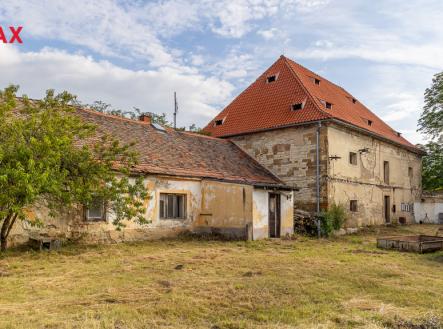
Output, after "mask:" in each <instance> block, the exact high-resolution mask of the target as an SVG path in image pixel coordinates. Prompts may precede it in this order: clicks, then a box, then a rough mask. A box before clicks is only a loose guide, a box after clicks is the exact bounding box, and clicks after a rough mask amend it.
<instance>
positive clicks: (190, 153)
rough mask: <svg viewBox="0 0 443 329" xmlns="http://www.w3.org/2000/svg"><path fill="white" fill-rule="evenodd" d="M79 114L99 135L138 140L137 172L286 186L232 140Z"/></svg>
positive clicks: (120, 119)
mask: <svg viewBox="0 0 443 329" xmlns="http://www.w3.org/2000/svg"><path fill="white" fill-rule="evenodd" d="M76 113H77V114H78V115H79V116H81V117H82V118H83V119H84V120H86V121H87V122H90V123H93V124H95V125H96V126H97V135H98V136H100V135H101V134H103V133H106V134H109V135H111V136H113V137H114V138H116V139H117V140H119V141H120V142H122V143H125V144H129V143H131V142H135V145H134V149H135V150H136V151H137V153H138V154H139V164H138V165H137V166H136V167H135V168H134V172H141V173H146V174H162V175H172V176H182V177H198V178H208V179H215V180H221V181H227V182H235V183H242V184H249V185H254V186H275V187H285V185H284V183H283V182H282V181H281V180H280V179H278V178H277V177H276V176H274V175H273V174H272V173H271V172H269V171H268V170H267V169H265V168H264V167H262V166H261V165H260V164H259V163H258V162H257V161H255V160H254V159H253V158H251V157H250V156H249V155H247V154H246V153H245V152H243V151H242V150H241V149H240V148H239V147H237V146H236V145H235V144H234V143H233V142H231V141H229V140H226V139H220V138H215V137H210V136H204V135H199V134H195V133H190V132H181V131H175V130H174V129H171V128H165V130H160V129H157V128H155V127H154V126H153V125H151V124H150V123H149V122H143V121H136V120H130V119H125V118H122V117H118V116H114V115H108V114H102V113H99V112H95V111H91V110H84V109H77V112H76ZM83 143H88V141H83Z"/></svg>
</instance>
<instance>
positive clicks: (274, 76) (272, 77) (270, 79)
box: [266, 74, 277, 83]
mask: <svg viewBox="0 0 443 329" xmlns="http://www.w3.org/2000/svg"><path fill="white" fill-rule="evenodd" d="M276 80H277V75H276V74H274V75H270V76H268V77H267V78H266V83H272V82H275V81H276Z"/></svg>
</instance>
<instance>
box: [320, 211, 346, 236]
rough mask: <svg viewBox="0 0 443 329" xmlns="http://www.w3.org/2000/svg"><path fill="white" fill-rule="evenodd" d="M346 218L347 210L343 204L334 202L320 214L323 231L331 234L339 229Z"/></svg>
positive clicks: (324, 233) (326, 234) (325, 233)
mask: <svg viewBox="0 0 443 329" xmlns="http://www.w3.org/2000/svg"><path fill="white" fill-rule="evenodd" d="M345 220H346V210H345V207H344V206H343V205H341V204H338V205H337V204H335V203H333V204H332V205H331V206H330V207H329V209H328V210H327V211H324V212H322V213H321V215H320V221H321V232H322V235H324V236H329V235H330V234H331V233H332V232H333V231H336V230H339V229H340V228H341V227H342V226H343V224H344V222H345Z"/></svg>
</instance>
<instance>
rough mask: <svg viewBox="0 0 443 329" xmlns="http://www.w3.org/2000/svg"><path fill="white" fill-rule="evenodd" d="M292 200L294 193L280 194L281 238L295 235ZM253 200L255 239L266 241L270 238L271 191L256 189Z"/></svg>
mask: <svg viewBox="0 0 443 329" xmlns="http://www.w3.org/2000/svg"><path fill="white" fill-rule="evenodd" d="M273 193H274V192H273ZM292 198H293V193H292V192H287V191H285V192H280V209H281V210H280V211H281V225H280V235H281V236H285V235H291V234H293V233H294V211H293V209H294V206H293V202H292V200H293V199H292ZM253 200H254V202H253V209H252V217H253V234H252V235H253V239H254V240H259V239H266V238H268V237H269V191H266V190H261V189H254V193H253Z"/></svg>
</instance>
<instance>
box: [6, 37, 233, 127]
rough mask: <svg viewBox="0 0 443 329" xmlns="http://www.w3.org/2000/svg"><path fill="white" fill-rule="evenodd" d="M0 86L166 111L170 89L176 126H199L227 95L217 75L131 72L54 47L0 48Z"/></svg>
mask: <svg viewBox="0 0 443 329" xmlns="http://www.w3.org/2000/svg"><path fill="white" fill-rule="evenodd" d="M0 58H2V60H1V61H0V72H2V74H1V75H0V87H2V88H3V87H5V86H7V85H8V84H10V83H14V84H19V85H20V86H21V92H22V93H26V94H27V95H28V96H30V97H33V98H41V97H42V96H43V95H44V92H45V90H46V89H49V88H54V89H56V90H57V91H62V90H67V91H69V92H72V93H74V94H76V95H78V96H79V99H80V100H81V101H82V102H85V103H91V102H93V101H94V100H102V101H104V102H106V103H110V104H112V105H113V106H114V107H116V108H121V109H123V110H128V109H132V107H133V106H135V107H138V108H140V109H142V110H145V111H150V112H155V113H162V112H166V113H172V108H173V92H174V91H177V95H178V100H179V104H180V108H179V112H180V113H179V116H178V123H179V125H181V126H183V125H189V124H191V123H196V124H197V125H200V126H203V125H205V124H206V123H207V122H208V121H209V120H210V119H212V117H213V116H214V115H216V114H217V113H218V111H219V109H220V107H221V105H224V104H226V103H227V102H228V101H229V100H230V99H231V93H232V90H233V86H232V85H231V84H229V83H227V82H225V81H223V80H219V79H217V78H207V77H204V76H202V75H200V74H197V73H187V74H185V73H183V72H182V71H180V70H178V69H174V68H171V67H164V68H161V69H157V70H140V71H133V70H128V69H124V68H121V67H118V66H116V65H113V64H111V63H110V62H107V61H95V60H94V59H92V58H91V57H85V56H83V55H79V54H68V53H66V52H63V51H59V50H54V49H43V50H42V51H40V52H20V51H19V50H18V49H17V48H15V47H12V46H8V47H0Z"/></svg>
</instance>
